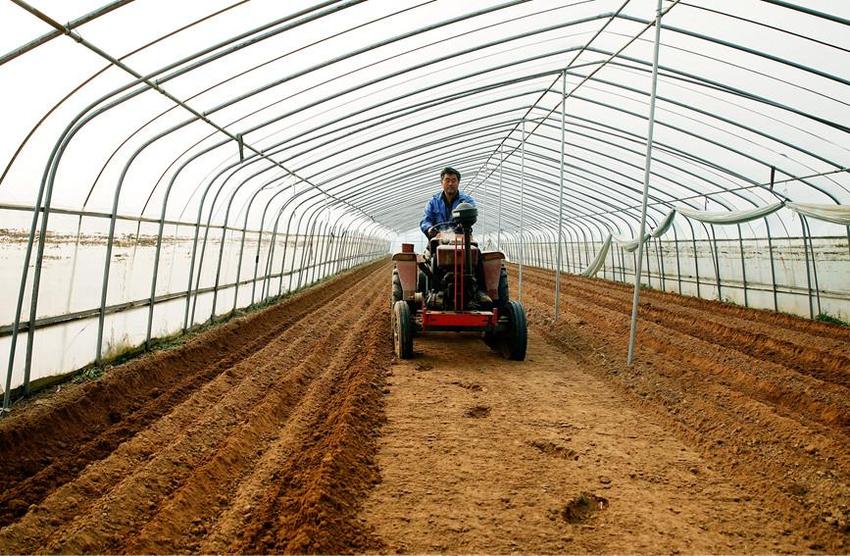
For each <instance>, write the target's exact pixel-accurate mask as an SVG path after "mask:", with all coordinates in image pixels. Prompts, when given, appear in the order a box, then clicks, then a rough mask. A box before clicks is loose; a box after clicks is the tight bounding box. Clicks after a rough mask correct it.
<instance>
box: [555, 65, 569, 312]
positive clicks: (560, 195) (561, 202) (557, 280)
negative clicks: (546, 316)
mask: <svg viewBox="0 0 850 556" xmlns="http://www.w3.org/2000/svg"><path fill="white" fill-rule="evenodd" d="M566 113H567V70H564V72H563V73H562V74H561V188H560V191H559V192H558V254H557V260H556V262H555V320H556V321H557V320H558V315H559V313H560V307H561V229H562V228H563V225H564V158H565V156H564V149H565V142H566V121H567V116H566Z"/></svg>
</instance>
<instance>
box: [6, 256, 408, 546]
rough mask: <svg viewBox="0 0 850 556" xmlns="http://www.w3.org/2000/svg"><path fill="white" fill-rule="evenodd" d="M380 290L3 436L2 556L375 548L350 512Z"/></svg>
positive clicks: (382, 315)
mask: <svg viewBox="0 0 850 556" xmlns="http://www.w3.org/2000/svg"><path fill="white" fill-rule="evenodd" d="M386 276H387V271H386V263H379V264H377V265H372V266H369V267H366V268H363V269H360V270H357V271H355V272H353V273H349V274H347V275H345V276H342V277H339V278H337V279H335V280H333V281H331V282H330V283H327V284H323V285H321V286H319V287H317V288H313V289H311V290H308V291H306V292H304V293H302V294H299V295H297V296H295V297H294V298H292V299H289V300H287V301H285V302H283V303H280V304H278V305H276V306H274V307H272V308H270V309H268V310H266V311H263V312H261V313H259V314H255V315H252V316H251V317H249V318H247V319H240V321H237V322H231V323H229V324H228V325H226V326H224V327H223V328H222V329H220V330H216V331H214V332H212V333H210V334H205V335H203V336H201V337H199V338H197V339H196V340H194V341H193V342H191V343H190V344H188V345H187V346H184V347H183V348H180V349H177V350H174V351H172V352H163V353H158V354H155V355H154V356H152V357H150V358H146V359H143V360H140V361H138V362H136V363H131V364H129V365H126V366H125V367H123V368H119V369H115V370H113V372H110V373H108V374H107V376H106V377H105V378H104V379H103V380H101V381H98V382H95V383H90V384H86V385H84V386H83V387H82V388H78V389H73V390H76V391H75V392H73V393H71V392H67V393H66V395H65V396H63V397H62V398H61V399H56V400H50V401H49V402H48V403H47V404H45V405H43V406H40V407H39V406H36V407H34V408H33V409H34V411H33V412H32V414H26V415H21V416H20V417H21V418H20V419H9V420H7V421H6V422H4V423H3V424H2V425H3V427H2V436H0V438H2V443H0V451H2V453H3V454H4V460H5V461H8V462H10V463H12V465H11V466H10V468H11V469H10V471H14V476H10V474H9V473H4V474H3V477H2V478H3V479H4V480H6V481H7V483H6V485H5V486H6V489H5V490H4V500H3V503H2V506H3V509H4V514H3V515H4V519H5V527H4V528H3V529H1V530H0V547H2V551H3V552H4V553H10V552H11V553H29V552H51V553H55V552H73V553H82V552H101V553H102V552H110V553H119V552H143V553H150V552H159V553H171V552H176V551H187V550H190V551H200V552H282V551H289V552H304V551H324V552H335V551H339V550H342V549H349V550H350V549H351V548H352V547H361V548H366V547H367V546H371V544H370V541H369V540H368V538H367V537H366V535H365V534H363V533H362V532H361V531H359V529H358V527H357V525H356V522H355V521H354V520H353V517H354V516H353V512H354V511H355V509H356V504H355V503H354V502H355V500H356V499H357V497H358V495H359V493H360V492H362V491H363V490H365V489H366V488H368V487H369V485H371V484H372V483H373V482H375V481H376V480H377V473H376V470H375V469H374V467H373V465H372V464H371V463H370V457H371V454H372V452H373V451H374V448H373V447H374V441H375V431H376V430H377V429H378V426H379V424H380V421H381V418H382V410H381V408H382V403H381V400H382V389H383V386H382V381H383V376H384V372H385V368H386V366H387V365H388V363H389V361H390V356H391V352H392V346H391V344H390V342H389V341H388V340H387V334H386V329H387V327H386V326H384V325H383V323H384V322H385V321H386V320H387V305H388V303H387V301H386V300H387V296H388V293H387V291H386V290H387V288H388V285H387V283H386V282H387V280H386ZM376 323H378V325H376ZM5 456H10V457H9V458H8V459H6V457H5ZM15 462H18V463H15ZM316 531H321V534H316ZM372 544H374V543H372Z"/></svg>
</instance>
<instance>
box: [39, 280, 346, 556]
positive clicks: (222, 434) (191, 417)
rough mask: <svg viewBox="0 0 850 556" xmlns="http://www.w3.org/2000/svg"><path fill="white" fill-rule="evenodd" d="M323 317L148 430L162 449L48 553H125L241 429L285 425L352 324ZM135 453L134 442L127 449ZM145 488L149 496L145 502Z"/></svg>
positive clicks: (329, 310)
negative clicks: (274, 420)
mask: <svg viewBox="0 0 850 556" xmlns="http://www.w3.org/2000/svg"><path fill="white" fill-rule="evenodd" d="M361 288H362V282H361V283H358V284H357V285H356V286H355V291H357V290H359V289H361ZM324 310H325V314H326V315H327V316H328V317H330V318H331V319H332V320H331V321H332V322H334V321H333V318H334V317H336V316H339V315H341V314H343V313H344V311H342V310H341V308H340V307H339V306H338V305H337V304H336V303H331V304H330V307H327V306H326V307H325V308H324ZM321 315H322V311H314V312H313V313H311V314H309V315H307V316H306V317H305V318H303V319H302V320H301V321H299V322H298V323H297V324H295V325H293V326H292V327H291V328H289V329H288V330H287V331H285V332H284V333H283V334H281V335H279V336H277V337H276V338H274V339H273V340H272V341H271V342H270V343H269V344H268V345H266V346H263V347H262V348H261V349H260V350H259V351H257V352H256V353H254V354H252V355H251V356H250V357H249V358H247V359H244V360H242V361H240V362H239V363H238V364H237V365H235V366H234V367H232V368H231V369H229V370H228V371H227V372H225V373H224V374H223V375H221V380H219V379H218V378H217V379H216V380H215V381H214V382H213V383H210V384H208V385H206V386H205V387H204V389H203V390H202V391H201V392H199V393H198V394H199V395H196V396H192V397H191V398H190V399H189V401H188V402H187V404H186V407H180V408H179V411H175V412H173V413H172V414H170V415H169V416H167V417H166V418H165V419H163V420H161V421H160V422H157V423H156V424H155V426H154V427H152V428H151V429H148V431H145V434H147V433H148V432H152V434H150V435H149V438H147V439H144V440H146V441H147V443H148V445H150V446H155V447H156V448H157V449H155V451H153V452H152V453H148V454H147V461H145V462H144V464H143V465H137V466H136V467H135V468H134V470H133V473H132V474H130V475H129V476H124V477H123V478H122V479H121V480H120V482H119V483H118V484H117V485H116V488H114V489H112V490H110V491H109V492H108V493H107V494H106V495H105V496H104V497H102V498H101V499H100V500H98V501H97V503H94V504H93V505H92V507H91V508H90V509H89V510H88V512H87V513H81V512H79V507H80V505H81V504H80V503H79V502H78V504H77V507H78V510H77V511H78V513H77V516H76V517H75V525H74V526H73V527H72V531H61V532H60V535H61V537H60V539H59V541H58V544H54V543H49V544H48V545H47V546H46V548H47V550H48V551H50V552H57V551H62V552H68V551H70V552H78V551H80V552H85V551H89V550H91V546H92V540H91V539H92V538H94V539H97V541H96V542H95V543H94V545H95V546H97V547H99V548H100V547H105V549H106V550H107V551H109V552H112V551H117V549H118V547H117V546H116V544H115V543H118V542H122V541H123V540H124V539H125V538H126V535H127V533H128V532H131V531H135V530H138V529H139V528H140V527H141V526H142V525H143V524H144V523H145V522H146V521H147V520H148V519H150V517H151V516H152V515H154V514H155V512H156V511H157V510H158V508H159V505H160V504H161V503H163V502H165V501H166V500H167V499H169V498H170V497H172V496H173V495H174V493H175V492H177V490H178V489H179V488H180V487H181V486H182V484H183V483H184V481H185V480H186V479H187V478H188V477H189V476H190V474H191V472H192V470H193V469H195V468H196V467H197V466H198V465H201V464H202V462H204V461H206V460H207V459H208V458H210V457H212V455H213V453H214V450H215V449H216V448H217V447H218V446H219V445H220V444H221V443H223V442H225V441H226V440H227V439H228V438H229V437H232V435H234V434H238V433H239V432H240V429H241V430H242V431H244V430H246V429H247V430H249V431H250V429H251V427H252V426H254V422H253V420H261V421H263V422H266V423H267V425H266V426H268V427H269V429H270V430H272V427H273V425H272V424H271V423H268V419H269V417H270V416H274V415H275V414H278V413H282V415H280V416H279V418H281V419H282V418H285V415H288V413H289V411H290V410H291V408H292V407H294V405H295V404H297V402H298V400H299V399H300V398H301V396H302V395H303V391H304V389H305V388H306V385H307V384H309V383H310V381H311V380H312V379H313V377H315V376H316V374H317V373H319V372H321V369H322V366H323V364H324V359H325V358H326V357H327V356H328V355H329V354H330V353H331V352H330V348H329V346H330V343H329V342H328V341H327V340H328V339H330V338H333V337H334V336H335V335H338V334H341V333H344V330H345V326H344V324H342V323H341V322H338V321H337V324H336V325H334V326H330V327H328V326H327V325H326V320H325V319H324V318H322V316H321ZM305 353H306V354H308V355H307V357H306V358H305V357H304V354H305ZM245 408H250V412H249V413H248V415H245V414H244V413H245ZM178 413H179V414H180V415H178ZM144 440H143V442H144ZM134 447H135V446H134V445H133V443H132V442H131V443H129V444H128V446H127V450H130V451H132V450H133V448H134ZM146 452H147V450H146ZM123 453H124V450H121V451H119V452H117V453H116V454H115V456H112V457H110V460H113V461H110V460H106V461H105V462H104V463H105V464H106V465H104V466H95V468H94V469H93V470H92V471H93V472H94V473H96V474H97V475H98V476H99V477H104V476H110V469H122V468H123V467H124V465H123V462H121V461H120V459H121V455H122V454H123ZM115 459H118V460H119V461H117V462H116V461H114V460H115ZM161 477H168V481H167V482H166V481H161V480H160V478H161ZM142 489H143V490H144V494H145V495H144V496H143V497H142V496H139V492H140V491H141V490H142ZM104 512H106V513H107V514H109V515H111V516H113V519H112V520H110V522H108V523H105V522H104V521H103V520H100V519H98V516H99V515H101V514H102V513H104ZM54 536H55V535H54Z"/></svg>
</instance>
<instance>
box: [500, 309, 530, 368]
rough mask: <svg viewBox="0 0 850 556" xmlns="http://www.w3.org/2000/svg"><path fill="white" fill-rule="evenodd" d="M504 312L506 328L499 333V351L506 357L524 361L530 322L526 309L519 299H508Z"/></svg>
mask: <svg viewBox="0 0 850 556" xmlns="http://www.w3.org/2000/svg"><path fill="white" fill-rule="evenodd" d="M502 314H504V315H505V317H506V319H507V321H508V322H507V323H506V327H505V329H504V330H503V331H502V332H501V333H500V334H499V352H500V353H501V354H502V357H504V358H505V359H511V360H513V361H523V360H524V359H525V350H526V347H527V345H528V323H527V322H526V319H525V309H524V308H523V306H522V303H520V302H519V301H513V300H511V301H508V303H507V304H506V305H505V307H504V309H502Z"/></svg>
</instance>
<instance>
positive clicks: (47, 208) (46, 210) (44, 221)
mask: <svg viewBox="0 0 850 556" xmlns="http://www.w3.org/2000/svg"><path fill="white" fill-rule="evenodd" d="M37 205H40V201H39V203H37ZM48 211H49V200H48V202H47V204H46V205H45V217H44V220H43V223H44V224H45V225H46V220H47V213H48ZM35 212H36V217H37V212H38V210H36V211H35ZM225 226H226V221H225ZM160 239H161V237H160ZM34 293H35V288H34ZM34 297H37V295H34Z"/></svg>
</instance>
